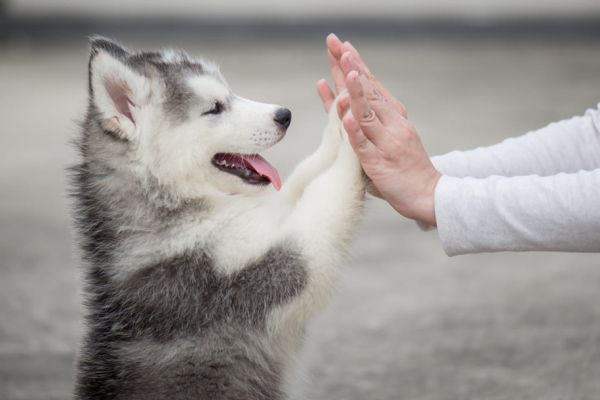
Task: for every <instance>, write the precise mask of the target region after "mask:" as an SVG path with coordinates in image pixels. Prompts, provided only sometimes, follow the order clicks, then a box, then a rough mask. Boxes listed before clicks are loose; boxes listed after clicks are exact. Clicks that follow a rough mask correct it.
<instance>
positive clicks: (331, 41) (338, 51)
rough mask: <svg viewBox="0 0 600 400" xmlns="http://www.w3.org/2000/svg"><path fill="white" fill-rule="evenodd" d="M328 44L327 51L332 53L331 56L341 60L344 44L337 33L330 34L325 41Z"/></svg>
mask: <svg viewBox="0 0 600 400" xmlns="http://www.w3.org/2000/svg"><path fill="white" fill-rule="evenodd" d="M325 42H326V43H327V49H328V50H329V51H330V52H331V54H332V55H333V56H334V57H335V58H336V59H337V60H339V59H340V57H341V56H342V42H341V40H340V39H338V37H337V36H336V35H335V33H330V34H329V35H328V36H327V39H326V40H325Z"/></svg>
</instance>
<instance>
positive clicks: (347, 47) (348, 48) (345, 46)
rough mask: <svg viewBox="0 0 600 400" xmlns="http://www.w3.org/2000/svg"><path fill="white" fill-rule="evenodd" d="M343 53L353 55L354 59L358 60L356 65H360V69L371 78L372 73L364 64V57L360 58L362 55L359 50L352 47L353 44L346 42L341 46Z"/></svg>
mask: <svg viewBox="0 0 600 400" xmlns="http://www.w3.org/2000/svg"><path fill="white" fill-rule="evenodd" d="M341 52H342V54H344V53H351V54H352V56H353V57H354V59H355V60H356V63H357V64H358V66H359V68H360V69H361V70H362V71H363V72H364V73H365V74H367V75H368V76H371V71H370V70H369V68H368V67H367V65H366V64H365V63H364V62H363V60H362V57H361V56H360V54H359V53H358V50H356V48H355V47H354V46H352V44H351V43H350V42H344V43H343V44H342V46H341Z"/></svg>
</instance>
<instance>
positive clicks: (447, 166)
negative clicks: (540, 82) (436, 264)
mask: <svg viewBox="0 0 600 400" xmlns="http://www.w3.org/2000/svg"><path fill="white" fill-rule="evenodd" d="M599 109H600V104H599ZM432 161H433V164H434V166H435V167H436V168H438V170H439V171H440V172H442V173H443V174H444V176H442V178H441V179H440V181H439V183H438V185H437V187H436V190H435V213H436V220H437V225H438V230H439V235H440V239H441V241H442V244H443V247H444V250H445V251H446V253H447V254H448V255H457V254H466V253H479V252H493V251H529V250H540V251H542V250H548V251H552V250H554V251H573V252H598V251H600V111H598V110H588V111H587V112H586V113H585V114H584V115H583V116H581V117H573V118H571V119H568V120H563V121H560V122H557V123H552V124H550V125H548V126H547V127H545V128H542V129H539V130H537V131H533V132H530V133H528V134H527V135H524V136H521V137H519V138H514V139H507V140H505V141H504V142H502V143H500V144H497V145H494V146H490V147H485V148H478V149H475V150H471V151H465V152H458V151H455V152H451V153H448V154H446V155H443V156H438V157H433V158H432ZM419 226H420V227H421V228H422V229H427V228H428V227H427V226H426V225H424V224H419Z"/></svg>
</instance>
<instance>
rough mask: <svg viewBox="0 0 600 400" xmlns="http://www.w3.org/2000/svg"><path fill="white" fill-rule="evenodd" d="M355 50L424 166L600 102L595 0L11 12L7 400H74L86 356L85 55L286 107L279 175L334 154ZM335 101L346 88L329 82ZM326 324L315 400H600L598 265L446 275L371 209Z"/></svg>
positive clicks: (2, 180)
mask: <svg viewBox="0 0 600 400" xmlns="http://www.w3.org/2000/svg"><path fill="white" fill-rule="evenodd" d="M332 31H334V32H336V33H338V35H339V36H340V37H341V38H342V39H344V40H350V41H352V42H353V44H355V46H356V47H357V48H358V49H359V50H360V51H361V54H362V56H363V58H364V60H366V62H367V63H368V65H369V66H370V68H371V70H372V71H373V72H374V73H375V74H376V75H377V76H378V78H379V79H380V81H382V82H383V83H384V84H385V85H386V86H387V87H388V88H389V89H390V91H391V92H392V93H394V94H395V95H396V96H397V97H398V98H399V99H400V100H401V101H403V102H404V104H405V105H406V107H407V109H408V112H409V118H410V119H411V121H412V122H413V123H414V124H415V126H416V128H417V130H418V132H419V133H420V135H421V136H422V139H423V142H424V143H425V146H426V148H427V149H428V151H429V153H430V154H431V155H435V154H442V153H445V152H448V151H450V150H454V149H470V148H474V147H477V146H485V145H490V144H494V143H497V142H499V141H501V140H502V139H504V138H506V137H510V136H518V135H521V134H524V133H526V132H527V131H529V130H532V129H536V128H539V127H542V126H545V125H547V124H548V123H549V122H551V121H556V120H560V119H564V118H569V117H571V116H573V115H580V114H582V113H583V112H585V110H586V109H587V108H596V107H597V106H596V104H597V102H598V101H600V2H598V1H597V0H568V1H567V0H547V1H540V0H505V1H502V2H500V1H493V0H452V1H442V0H420V1H416V0H395V1H390V0H369V1H368V2H352V1H342V0H330V1H316V0H304V1H302V2H289V3H285V2H281V1H275V0H262V1H241V0H221V1H218V2H217V1H205V0H197V1H191V0H170V1H168V2H167V1H150V0H146V1H141V0H140V1H137V0H103V1H97V2H92V1H81V0H80V1H75V0H12V1H1V0H0V35H1V39H0V121H1V125H0V126H1V128H0V399H2V400H9V399H10V400H16V399H31V400H33V399H40V400H41V399H44V400H48V399H69V398H71V390H72V384H73V359H74V357H75V354H76V351H77V346H78V341H79V339H80V336H81V326H80V321H79V320H80V315H81V312H82V309H81V306H80V302H81V299H80V296H79V293H78V283H77V265H78V261H77V257H76V256H75V255H74V254H75V252H74V245H73V240H72V236H71V233H70V226H69V224H70V221H69V218H68V207H67V205H66V204H67V200H66V197H67V196H66V193H67V190H66V177H65V172H64V168H65V167H66V166H68V165H70V164H73V163H74V161H75V153H74V151H73V149H72V148H71V147H70V146H69V144H68V142H69V140H70V138H71V137H72V136H73V135H74V134H75V133H76V132H77V129H78V128H77V123H76V121H77V120H78V119H80V118H81V116H82V115H83V113H84V111H85V108H86V101H87V93H86V73H87V71H86V69H87V57H88V39H87V37H88V36H89V35H91V34H94V33H95V34H104V35H107V36H110V37H114V38H117V39H118V40H120V41H121V42H123V43H124V44H125V45H127V46H129V47H130V48H131V49H152V48H161V47H178V48H180V49H184V50H186V51H188V52H189V53H192V54H194V55H203V56H205V57H207V58H210V59H213V60H215V61H217V62H219V63H220V64H221V66H222V70H223V72H224V74H225V76H226V77H227V79H228V82H229V83H230V85H231V87H232V88H233V89H234V91H236V93H238V94H240V95H242V96H244V97H248V98H251V99H254V100H258V101H265V102H270V103H277V104H281V105H283V106H286V107H288V108H290V109H291V110H292V112H293V123H292V125H291V127H290V129H289V131H288V134H287V136H286V138H285V140H284V141H282V142H281V143H280V144H278V145H277V146H275V147H274V148H273V149H271V150H269V151H268V152H267V153H266V154H265V155H266V157H267V158H268V159H269V160H270V161H271V162H272V163H273V164H274V165H275V166H276V167H277V168H278V169H279V171H280V173H281V175H282V176H286V175H288V174H289V172H290V171H291V169H292V168H293V166H294V164H295V163H297V162H298V161H299V160H301V159H302V158H303V157H305V156H306V155H307V154H309V153H310V152H311V151H313V150H314V149H315V148H316V146H317V145H318V143H319V137H320V134H321V129H322V127H323V126H324V124H325V121H326V117H325V114H324V112H323V110H322V106H321V104H320V100H319V98H318V96H317V94H316V90H315V84H316V82H317V80H318V79H320V78H322V77H326V78H328V79H329V80H330V77H329V66H328V62H327V57H326V52H325V44H324V40H325V37H326V35H327V34H328V33H329V32H332ZM330 81H331V80H330ZM353 249H354V251H353V257H352V258H351V260H349V261H348V266H347V269H346V274H345V276H344V278H343V279H342V281H341V282H340V285H339V290H338V293H337V294H336V296H334V299H333V301H332V302H331V305H330V306H329V307H328V308H327V309H326V310H325V311H324V312H323V313H322V314H321V315H320V316H319V317H318V318H317V320H316V321H315V322H314V323H313V325H312V327H311V330H312V335H311V337H312V339H311V340H310V341H309V343H308V346H307V363H308V365H309V371H310V373H311V375H312V377H313V378H312V383H311V384H309V385H308V386H307V397H308V398H312V399H323V400H324V399H328V400H334V399H336V400H337V399H339V400H342V399H344V400H354V399H356V400H358V399H361V400H362V399H411V400H415V399H422V400H448V399H453V400H460V399H485V400H491V399H506V400H509V399H510V400H514V399H548V400H549V399H557V400H558V399H560V400H567V399H568V400H592V399H598V398H600V306H599V304H600V256H599V255H596V254H564V253H497V254H480V255H469V256H460V257H453V258H448V257H447V256H446V255H445V254H444V252H443V250H442V248H441V245H440V243H439V240H438V238H437V233H436V232H435V231H433V232H428V233H423V232H421V231H419V230H418V229H417V227H416V226H415V224H414V223H412V222H411V221H408V220H405V219H403V218H402V217H400V216H399V215H397V214H396V213H395V212H394V211H393V210H392V209H391V208H390V207H389V206H388V205H387V204H385V203H383V202H381V201H378V200H371V201H370V202H369V205H368V209H367V213H366V218H365V222H364V225H363V228H362V230H361V232H360V234H359V235H358V237H357V239H356V242H355V245H354V248H353Z"/></svg>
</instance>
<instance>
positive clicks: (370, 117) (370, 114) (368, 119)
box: [360, 108, 377, 124]
mask: <svg viewBox="0 0 600 400" xmlns="http://www.w3.org/2000/svg"><path fill="white" fill-rule="evenodd" d="M376 119H377V116H376V115H375V112H374V111H373V110H372V109H370V108H369V109H368V110H365V112H364V114H363V115H362V116H361V118H360V122H361V123H363V124H369V123H372V122H375V120H376Z"/></svg>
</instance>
